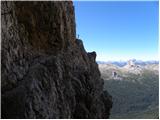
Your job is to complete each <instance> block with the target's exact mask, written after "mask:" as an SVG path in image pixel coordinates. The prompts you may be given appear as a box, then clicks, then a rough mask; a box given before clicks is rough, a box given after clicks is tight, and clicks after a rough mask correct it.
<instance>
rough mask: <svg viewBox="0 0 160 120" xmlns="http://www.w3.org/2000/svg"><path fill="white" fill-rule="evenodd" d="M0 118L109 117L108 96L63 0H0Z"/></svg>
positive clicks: (109, 101)
mask: <svg viewBox="0 0 160 120" xmlns="http://www.w3.org/2000/svg"><path fill="white" fill-rule="evenodd" d="M1 18H2V19H1V20H2V23H1V26H2V42H1V44H2V51H1V55H2V56H1V57H2V60H1V63H2V66H1V69H2V70H1V90H2V91H1V92H2V95H1V104H2V118H109V111H110V108H111V106H112V102H111V97H110V95H109V94H108V93H107V92H106V91H105V92H103V80H102V79H101V78H100V72H99V70H98V66H97V64H96V62H95V57H96V53H95V52H92V53H88V54H87V52H86V51H85V49H84V47H83V43H82V41H81V40H79V39H76V31H75V16H74V7H73V3H72V2H71V1H68V2H53V1H52V2H51V1H47V2H36V1H35V2H13V1H12V2H11V1H8V2H7V1H2V2H1Z"/></svg>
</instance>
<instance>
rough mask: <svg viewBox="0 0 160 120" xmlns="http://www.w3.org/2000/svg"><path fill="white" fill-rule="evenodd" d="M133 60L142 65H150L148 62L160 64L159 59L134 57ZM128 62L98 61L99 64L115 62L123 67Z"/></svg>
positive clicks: (114, 62)
mask: <svg viewBox="0 0 160 120" xmlns="http://www.w3.org/2000/svg"><path fill="white" fill-rule="evenodd" d="M132 61H134V63H135V64H136V65H141V66H144V65H148V64H159V61H157V60H148V61H143V60H136V59H132ZM127 62H128V61H97V63H98V64H114V65H117V66H119V67H123V66H125V65H127Z"/></svg>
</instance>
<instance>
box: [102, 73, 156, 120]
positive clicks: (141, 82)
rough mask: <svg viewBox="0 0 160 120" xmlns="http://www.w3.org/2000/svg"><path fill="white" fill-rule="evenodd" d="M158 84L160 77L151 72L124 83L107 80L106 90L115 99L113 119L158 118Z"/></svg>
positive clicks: (125, 79)
mask: <svg viewBox="0 0 160 120" xmlns="http://www.w3.org/2000/svg"><path fill="white" fill-rule="evenodd" d="M103 74H104V73H103ZM158 82H159V80H158V75H156V74H154V72H153V71H149V70H145V71H143V73H142V75H141V76H138V75H134V74H129V75H128V76H127V77H126V78H124V80H122V81H118V80H105V84H104V89H105V88H107V90H108V91H109V93H110V94H111V95H112V97H113V108H112V111H111V118H128V119H129V118H144V119H145V118H153V119H154V118H157V117H158V108H157V106H158V101H159V100H158V94H159V93H158V92H159V90H158V88H159V87H158V85H159V83H158Z"/></svg>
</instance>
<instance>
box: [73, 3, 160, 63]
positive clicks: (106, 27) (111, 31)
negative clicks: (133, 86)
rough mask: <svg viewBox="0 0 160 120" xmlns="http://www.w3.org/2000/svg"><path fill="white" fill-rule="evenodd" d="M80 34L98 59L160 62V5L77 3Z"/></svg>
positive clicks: (77, 29) (86, 45) (78, 31)
mask: <svg viewBox="0 0 160 120" xmlns="http://www.w3.org/2000/svg"><path fill="white" fill-rule="evenodd" d="M74 6H75V14H76V32H77V35H78V34H79V36H80V39H82V40H83V43H84V46H85V49H86V51H87V52H90V51H96V53H97V59H96V60H101V61H108V60H128V59H132V58H135V59H140V60H157V59H158V2H155V1H152V2H151V1H150V2H144V1H143V2H142V1H140V2H138V1H137V2H135V1H134V2H133V1H132V2H131V1H130V2H129V1H125V2H124V1H123V2H122V1H121V2H118V1H114V2H109V1H94V2H93V1H88V2H87V1H74Z"/></svg>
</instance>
